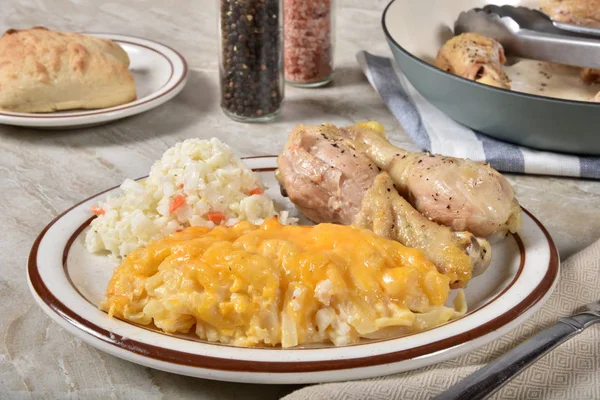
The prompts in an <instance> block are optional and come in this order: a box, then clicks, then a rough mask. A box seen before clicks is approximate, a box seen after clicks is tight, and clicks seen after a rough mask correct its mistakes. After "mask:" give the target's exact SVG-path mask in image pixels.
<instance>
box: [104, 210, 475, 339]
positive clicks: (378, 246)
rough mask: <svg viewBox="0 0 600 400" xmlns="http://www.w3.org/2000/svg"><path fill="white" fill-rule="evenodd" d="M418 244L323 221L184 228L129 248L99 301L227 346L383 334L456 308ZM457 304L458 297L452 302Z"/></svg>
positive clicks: (138, 319) (142, 320) (430, 323)
mask: <svg viewBox="0 0 600 400" xmlns="http://www.w3.org/2000/svg"><path fill="white" fill-rule="evenodd" d="M448 294H449V278H448V277H446V276H444V275H442V274H441V273H439V272H438V271H437V269H436V268H435V266H434V265H433V263H431V262H430V261H428V260H427V259H426V258H425V256H424V255H423V253H422V252H421V251H420V250H417V249H412V248H408V247H405V246H403V245H401V244H400V243H398V242H396V241H393V240H389V239H384V238H381V237H378V236H377V235H375V234H374V233H373V232H372V231H369V230H367V229H360V228H356V227H352V226H341V225H334V224H319V225H316V226H289V225H282V224H280V223H279V221H278V220H277V219H276V218H270V219H267V220H265V222H264V223H263V224H262V225H260V226H257V225H252V224H251V223H249V222H239V223H237V224H235V225H234V226H229V227H228V226H225V225H222V226H218V227H216V228H214V229H212V230H211V229H209V228H207V227H190V228H187V229H185V230H183V231H181V232H177V233H174V234H172V235H170V236H168V237H166V238H163V239H160V240H157V241H154V242H151V243H150V244H149V245H148V246H146V247H142V248H139V249H137V250H135V251H133V252H132V253H131V254H130V255H129V256H127V258H125V259H124V260H123V262H122V264H121V265H120V266H119V267H118V268H116V269H115V272H114V275H113V276H112V278H111V280H110V282H109V285H108V288H107V291H106V300H105V301H103V302H102V304H101V308H102V309H103V310H105V311H107V312H108V313H109V315H110V316H115V317H118V318H121V319H124V320H127V321H131V322H134V323H138V324H144V325H147V324H151V323H154V324H155V325H156V326H157V327H158V328H160V329H162V330H164V331H165V332H170V333H175V332H180V333H187V332H190V330H192V329H194V331H195V333H196V335H197V336H198V337H200V338H201V339H206V340H209V341H219V342H222V343H228V344H232V345H236V346H257V345H266V346H276V345H279V344H281V346H282V347H292V346H297V345H302V344H310V343H320V342H333V343H334V344H335V345H345V344H349V343H353V342H356V341H358V340H359V339H360V338H362V337H364V338H378V337H389V336H391V335H398V334H404V333H409V332H413V331H419V330H424V329H428V328H431V327H434V326H436V325H439V324H441V323H444V322H446V321H448V320H450V319H452V318H455V317H457V316H459V315H462V314H463V313H464V312H465V311H466V310H465V306H464V299H463V297H462V292H461V293H460V294H459V296H458V297H457V299H458V300H459V301H458V302H455V303H457V304H456V306H455V307H454V308H450V307H446V306H444V303H445V302H446V300H447V298H448ZM459 303H460V304H459Z"/></svg>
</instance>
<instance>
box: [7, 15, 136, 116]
mask: <svg viewBox="0 0 600 400" xmlns="http://www.w3.org/2000/svg"><path fill="white" fill-rule="evenodd" d="M128 67H129V57H128V56H127V53H125V51H124V50H123V49H122V48H121V47H120V46H119V45H118V44H116V43H115V42H113V41H111V40H106V39H101V38H97V37H93V36H85V35H81V34H78V33H66V32H65V33H63V32H57V31H51V30H48V29H46V28H41V27H36V28H31V29H27V30H14V29H11V30H8V31H6V32H5V33H4V35H2V37H0V109H4V110H9V111H17V112H29V113H46V112H53V111H59V110H71V109H94V108H106V107H112V106H116V105H119V104H124V103H128V102H130V101H133V100H135V98H136V91H135V81H134V79H133V76H132V75H131V73H130V72H129V69H128Z"/></svg>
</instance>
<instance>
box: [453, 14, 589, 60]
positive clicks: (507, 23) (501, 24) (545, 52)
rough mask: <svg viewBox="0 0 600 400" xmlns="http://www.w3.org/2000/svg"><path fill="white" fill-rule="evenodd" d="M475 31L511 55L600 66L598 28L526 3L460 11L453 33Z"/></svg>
mask: <svg viewBox="0 0 600 400" xmlns="http://www.w3.org/2000/svg"><path fill="white" fill-rule="evenodd" d="M467 32H472V33H479V34H481V35H484V36H487V37H490V38H492V39H495V40H497V41H498V42H499V43H500V44H501V45H502V46H504V49H505V50H506V52H507V53H508V54H510V55H512V56H517V57H524V58H531V59H534V60H541V61H551V62H555V63H560V64H568V65H577V66H584V67H590V68H600V29H595V28H588V27H583V26H579V25H572V24H565V23H562V22H556V21H553V20H552V19H550V17H548V16H547V15H546V14H544V13H543V12H541V11H538V10H532V9H530V8H526V7H513V6H495V5H487V6H485V7H483V8H474V9H472V10H469V11H465V12H462V13H461V14H460V15H459V17H458V19H457V20H456V22H455V23H454V34H455V35H458V34H461V33H467Z"/></svg>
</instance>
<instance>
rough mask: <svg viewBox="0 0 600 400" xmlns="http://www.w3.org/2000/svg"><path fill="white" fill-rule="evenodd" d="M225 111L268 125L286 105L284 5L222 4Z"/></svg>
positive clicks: (272, 1)
mask: <svg viewBox="0 0 600 400" xmlns="http://www.w3.org/2000/svg"><path fill="white" fill-rule="evenodd" d="M219 6H220V14H219V35H220V41H221V46H220V52H219V72H220V81H221V108H222V109H223V111H224V112H225V114H227V115H228V116H229V117H231V118H232V119H234V120H237V121H247V122H251V121H268V120H270V119H272V118H273V117H275V115H277V113H278V112H279V110H280V108H281V103H282V101H283V91H284V90H283V88H284V80H283V57H282V54H283V46H282V45H283V33H282V20H283V19H282V16H281V9H282V7H281V0H219Z"/></svg>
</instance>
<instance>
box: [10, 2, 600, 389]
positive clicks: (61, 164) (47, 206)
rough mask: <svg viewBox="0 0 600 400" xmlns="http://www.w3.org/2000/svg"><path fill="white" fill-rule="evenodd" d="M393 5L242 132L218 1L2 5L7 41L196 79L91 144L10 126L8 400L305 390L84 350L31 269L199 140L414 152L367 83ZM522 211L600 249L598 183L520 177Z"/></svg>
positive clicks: (343, 38)
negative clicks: (349, 142)
mask: <svg viewBox="0 0 600 400" xmlns="http://www.w3.org/2000/svg"><path fill="white" fill-rule="evenodd" d="M386 3H387V0H376V1H371V2H369V4H368V5H367V4H366V2H364V1H363V0H340V1H339V2H338V4H339V8H338V27H337V33H338V35H337V53H336V64H337V72H336V75H335V79H334V82H333V83H332V84H330V85H329V86H327V87H325V88H321V89H312V90H311V89H294V88H289V87H288V88H287V89H286V102H285V105H284V110H283V113H282V115H281V116H280V118H279V119H277V120H276V121H274V122H272V123H269V124H264V125H253V124H252V125H248V124H240V123H236V122H233V121H231V120H229V119H228V118H227V117H225V115H224V114H223V113H222V112H221V111H220V108H219V105H218V103H219V101H218V86H217V85H218V80H217V79H218V78H217V77H218V70H217V41H216V16H215V4H216V2H215V1H212V0H179V1H177V2H164V1H159V0H139V1H134V2H131V1H125V0H116V1H110V0H109V1H102V2H99V1H93V0H47V1H41V0H34V1H30V2H16V1H2V2H1V4H0V30H2V31H4V30H6V29H8V28H27V27H30V26H35V25H45V26H47V27H50V28H56V29H61V30H73V31H90V32H115V33H123V34H129V35H134V36H142V37H147V38H149V39H152V40H156V41H159V42H163V43H165V44H168V45H170V46H172V47H174V48H176V49H177V50H179V51H180V52H181V53H182V54H183V55H184V56H185V57H186V58H187V60H188V62H189V64H190V67H191V75H190V79H189V81H188V84H187V86H186V88H185V89H184V90H183V92H182V93H181V94H180V95H179V96H177V97H176V98H175V99H173V100H172V101H170V102H169V103H167V104H165V105H163V106H160V107H159V108H157V109H155V110H152V111H150V112H147V113H144V114H142V115H139V116H135V117H131V118H128V119H125V120H122V121H118V122H116V123H112V124H109V125H104V126H100V127H95V128H89V129H82V130H57V131H44V130H34V129H25V128H16V127H7V126H0V226H1V227H2V229H1V230H0V254H1V255H2V256H1V257H2V258H1V263H0V269H1V273H0V304H2V306H1V308H0V387H1V388H2V390H1V391H2V395H1V396H0V397H4V396H8V397H10V398H23V399H28V398H65V397H67V396H70V398H75V397H82V398H86V399H95V398H97V399H108V398H115V399H117V398H118V399H125V398H132V399H133V398H140V399H142V398H143V399H163V398H164V399H167V398H178V399H187V398H190V399H191V398H194V399H225V398H238V399H242V398H243V399H249V398H260V399H270V398H273V399H274V398H279V397H280V396H282V395H284V394H286V393H288V392H290V391H291V390H293V389H295V387H293V386H259V385H247V384H232V383H222V382H211V381H205V380H201V379H195V378H189V377H183V376H177V375H172V374H169V373H165V372H161V371H156V370H152V369H149V368H144V367H141V366H138V365H135V364H131V363H129V362H126V361H122V360H120V359H117V358H115V357H112V356H109V355H107V354H104V353H102V352H100V351H97V350H95V349H94V348H92V347H89V346H87V345H85V344H83V343H82V342H81V341H80V340H78V339H75V338H74V337H72V336H71V335H69V334H68V333H67V332H65V331H63V330H62V329H60V328H58V326H57V325H56V324H54V323H53V322H51V321H50V320H49V319H48V318H47V317H46V316H45V315H44V313H43V312H42V311H41V309H40V308H39V307H38V306H37V305H36V304H35V303H34V301H33V299H32V298H31V296H30V294H29V290H28V288H27V282H26V278H25V262H26V259H27V255H28V253H29V248H30V246H31V244H32V242H33V240H34V239H35V237H36V236H37V234H38V233H39V232H40V231H41V230H42V228H43V227H44V226H45V225H46V224H47V223H48V222H49V221H50V220H52V219H53V218H54V217H55V216H56V215H58V214H59V213H60V212H61V211H63V210H65V209H67V208H69V207H70V206H72V205H73V204H75V203H77V202H79V201H80V200H82V199H84V198H86V197H89V196H90V195H92V194H94V193H97V192H99V191H101V190H103V189H105V188H108V187H112V186H115V185H118V184H120V183H121V182H122V180H123V179H124V178H126V177H139V176H142V175H144V174H146V173H147V171H148V170H149V168H150V165H151V163H152V162H153V160H155V159H156V158H158V157H159V156H160V155H161V154H162V152H163V151H164V150H165V149H167V148H168V147H170V146H172V145H173V144H174V143H176V142H178V141H180V140H183V139H185V138H190V137H199V138H210V137H212V136H218V137H219V138H221V139H222V140H223V141H225V142H227V143H229V144H230V145H231V146H232V147H233V148H234V150H235V151H236V152H237V153H238V154H239V155H240V156H248V155H264V154H276V153H277V152H278V151H279V150H280V148H281V147H282V145H283V143H284V141H285V139H286V138H287V134H288V133H289V131H290V130H291V129H292V127H293V126H294V125H295V124H297V123H299V122H303V123H321V122H324V121H328V122H332V123H339V124H350V123H353V122H355V121H359V120H367V119H374V120H377V121H380V122H381V123H382V124H383V125H384V126H385V127H386V128H387V130H388V133H389V135H390V137H391V138H392V139H393V140H394V141H395V142H397V143H399V144H400V145H402V146H404V147H406V148H408V149H415V150H416V147H415V145H414V144H413V143H411V142H410V140H409V139H408V137H407V136H406V134H405V133H404V132H403V131H402V128H401V127H400V126H399V124H398V123H397V122H396V121H395V120H394V118H393V117H392V115H391V114H390V113H389V112H388V110H387V109H386V108H385V106H384V105H383V103H382V102H381V100H380V98H379V97H378V95H377V94H376V93H375V92H374V91H373V90H372V89H371V88H370V86H369V84H368V83H367V81H366V79H365V78H364V77H363V75H362V73H361V72H360V70H359V69H358V66H357V64H356V61H355V53H356V52H357V51H358V50H360V49H365V48H368V49H369V50H370V51H371V52H373V53H376V54H383V55H390V51H389V49H388V47H387V44H386V42H385V40H384V37H383V34H382V32H381V30H380V18H381V12H382V10H383V8H384V7H385V5H386ZM509 180H510V181H511V183H512V184H513V185H514V187H515V189H516V192H517V195H518V198H519V200H520V202H521V204H522V205H523V206H524V207H526V208H527V209H529V210H530V211H531V212H533V213H534V214H535V215H536V216H537V217H538V218H539V219H540V220H541V221H542V222H543V223H544V224H545V225H546V227H547V228H548V229H549V231H550V233H551V234H552V235H553V237H554V239H555V241H556V243H557V245H558V247H559V250H560V253H561V258H563V259H564V258H565V257H567V256H569V255H570V254H573V253H574V252H577V251H578V250H580V249H583V248H584V247H585V246H587V245H588V244H590V243H592V242H593V241H594V240H596V239H597V238H598V237H599V236H600V207H599V205H600V182H594V181H586V180H576V179H564V178H553V177H539V176H515V175H509Z"/></svg>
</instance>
